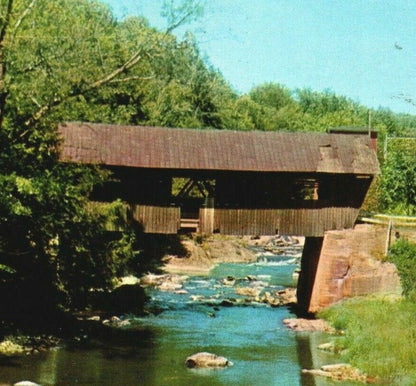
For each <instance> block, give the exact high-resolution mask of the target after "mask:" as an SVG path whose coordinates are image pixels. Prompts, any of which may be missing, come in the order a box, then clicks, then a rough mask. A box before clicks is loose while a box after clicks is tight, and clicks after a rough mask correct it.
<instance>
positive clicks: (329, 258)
mask: <svg viewBox="0 0 416 386" xmlns="http://www.w3.org/2000/svg"><path fill="white" fill-rule="evenodd" d="M385 242H386V228H385V227H380V226H371V225H365V224H361V225H356V226H355V227H354V229H344V230H341V231H327V232H325V235H324V237H307V238H306V239H305V248H304V251H303V254H302V262H301V273H300V275H299V281H298V306H299V309H300V311H301V312H303V313H304V314H308V313H316V312H318V311H320V310H322V309H324V308H326V307H328V306H330V305H331V304H334V303H336V302H338V301H340V300H343V299H346V298H351V297H354V296H360V295H368V294H375V293H389V294H391V293H394V294H400V293H401V288H400V279H399V276H398V274H397V270H396V267H395V266H394V265H393V264H391V263H388V262H385V261H384V256H385V251H384V248H385Z"/></svg>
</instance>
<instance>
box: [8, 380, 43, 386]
mask: <svg viewBox="0 0 416 386" xmlns="http://www.w3.org/2000/svg"><path fill="white" fill-rule="evenodd" d="M13 386H40V385H38V384H37V383H35V382H31V381H21V382H17V383H15V384H14V385H13Z"/></svg>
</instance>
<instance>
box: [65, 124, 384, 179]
mask: <svg viewBox="0 0 416 386" xmlns="http://www.w3.org/2000/svg"><path fill="white" fill-rule="evenodd" d="M59 132H60V135H61V136H62V139H63V144H62V152H61V160H62V161H65V162H80V163H94V164H101V165H112V166H128V167H138V168H156V169H188V170H189V169H192V170H230V171H261V172H306V173H308V172H322V173H350V174H377V173H378V172H379V167H378V162H377V157H376V155H375V153H374V151H373V150H372V146H371V141H370V138H368V136H365V135H358V134H357V135H353V134H328V133H305V132H302V133H300V132H298V133H286V132H263V131H232V130H199V129H198V130H197V129H172V128H161V127H147V126H121V125H108V124H96V123H79V122H69V123H64V124H61V125H60V126H59Z"/></svg>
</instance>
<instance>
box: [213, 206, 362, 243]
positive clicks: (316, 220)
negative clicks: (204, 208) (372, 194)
mask: <svg viewBox="0 0 416 386" xmlns="http://www.w3.org/2000/svg"><path fill="white" fill-rule="evenodd" d="M358 212H359V209H356V208H334V207H330V208H320V209H215V214H214V230H217V231H219V232H220V233H221V234H229V235H273V234H276V233H279V234H290V235H303V236H307V237H321V236H323V234H324V232H325V231H326V230H330V229H337V230H340V229H346V228H352V227H353V225H354V222H355V220H356V218H357V216H358Z"/></svg>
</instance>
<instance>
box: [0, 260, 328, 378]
mask: <svg viewBox="0 0 416 386" xmlns="http://www.w3.org/2000/svg"><path fill="white" fill-rule="evenodd" d="M295 268H296V262H295V261H294V260H293V259H292V258H286V259H285V258H281V257H280V258H276V259H274V260H273V261H271V262H267V261H265V260H262V261H261V262H260V263H257V264H224V265H221V266H219V267H217V268H216V269H215V270H214V271H213V273H212V275H211V276H210V277H202V278H191V279H190V280H188V281H187V282H186V283H185V289H186V290H187V291H188V294H182V295H179V294H172V293H169V292H160V291H150V295H151V296H152V303H151V304H150V309H151V310H157V312H155V313H154V314H151V315H149V316H146V317H136V318H135V317H133V316H128V317H129V319H130V320H131V325H130V327H129V328H128V329H125V330H116V331H112V330H111V333H110V331H109V330H108V329H105V330H104V329H103V330H102V332H101V335H100V336H99V338H97V339H94V340H89V341H86V342H84V343H83V344H79V345H77V346H73V347H66V348H62V349H58V350H52V351H50V352H48V353H40V354H38V355H32V356H30V357H26V358H19V359H13V360H9V361H8V362H7V363H5V362H3V363H0V384H1V383H9V384H10V383H13V382H17V381H21V380H23V379H29V380H32V381H34V382H38V383H40V384H42V385H44V386H48V385H104V386H105V385H108V386H110V385H111V386H114V385H123V386H129V385H178V386H180V385H210V386H211V385H244V386H246V385H282V386H283V385H284V386H287V385H303V386H306V385H307V386H309V385H314V386H315V385H321V383H316V384H315V382H314V380H313V378H310V377H301V375H300V371H301V368H312V367H313V366H312V363H313V362H314V361H315V360H316V358H314V357H313V355H312V352H314V351H311V348H310V339H309V336H308V335H299V334H295V333H293V332H291V331H289V330H287V329H286V328H285V327H284V326H283V323H282V320H283V319H284V318H288V317H294V315H293V314H291V312H290V310H289V309H288V308H286V307H280V308H271V307H269V306H266V305H263V304H256V303H250V304H248V305H244V304H243V305H240V306H233V307H221V306H218V303H220V302H221V300H222V299H224V298H231V297H238V295H236V293H235V288H234V287H231V286H226V285H223V284H222V283H221V278H222V277H224V276H228V275H232V276H234V277H236V278H244V277H245V276H247V275H251V276H253V275H256V276H257V277H258V278H259V280H260V281H261V282H263V283H265V284H264V285H265V286H266V288H265V290H267V291H274V290H278V289H280V288H282V286H288V285H290V284H291V281H292V272H293V270H294V269H295ZM236 285H244V286H247V285H252V283H251V284H250V283H248V282H247V281H241V282H238V283H237V284H236ZM191 295H199V296H200V297H202V298H205V299H206V298H210V301H209V302H205V303H204V302H201V303H197V302H193V301H191V299H190V296H191ZM312 336H315V335H312ZM199 351H209V352H213V353H216V354H218V355H223V356H225V357H227V358H228V359H229V360H231V361H232V362H233V363H234V366H233V367H231V368H227V369H221V370H210V371H200V370H190V369H187V368H186V367H185V365H184V362H185V359H186V357H187V356H189V355H191V354H194V353H196V352H199Z"/></svg>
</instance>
